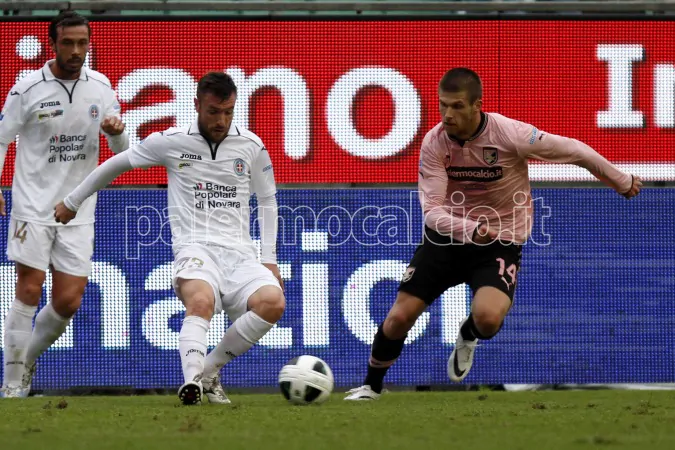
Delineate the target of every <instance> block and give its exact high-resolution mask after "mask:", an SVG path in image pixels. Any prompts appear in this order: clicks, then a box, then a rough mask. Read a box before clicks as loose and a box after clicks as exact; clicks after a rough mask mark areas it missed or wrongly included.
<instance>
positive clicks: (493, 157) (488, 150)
mask: <svg viewBox="0 0 675 450" xmlns="http://www.w3.org/2000/svg"><path fill="white" fill-rule="evenodd" d="M498 160H499V152H498V151H497V149H496V148H494V147H483V161H485V162H486V163H487V164H488V165H489V166H493V165H495V164H496V163H497V161H498Z"/></svg>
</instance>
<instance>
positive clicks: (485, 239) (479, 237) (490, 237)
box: [473, 223, 499, 245]
mask: <svg viewBox="0 0 675 450" xmlns="http://www.w3.org/2000/svg"><path fill="white" fill-rule="evenodd" d="M497 239H499V231H498V230H496V229H495V228H488V226H487V224H484V223H481V224H480V225H479V226H478V227H477V228H476V230H475V231H474V232H473V243H474V244H481V245H482V244H490V243H492V242H495V241H496V240H497Z"/></svg>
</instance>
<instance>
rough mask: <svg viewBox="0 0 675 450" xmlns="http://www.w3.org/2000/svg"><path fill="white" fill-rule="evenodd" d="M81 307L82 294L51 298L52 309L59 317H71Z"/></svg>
mask: <svg viewBox="0 0 675 450" xmlns="http://www.w3.org/2000/svg"><path fill="white" fill-rule="evenodd" d="M81 305H82V294H78V293H75V294H70V295H68V294H65V295H55V296H54V297H53V298H52V307H53V308H54V311H56V313H57V314H58V315H59V316H61V317H73V316H74V315H75V313H76V312H77V310H78V309H80V306H81Z"/></svg>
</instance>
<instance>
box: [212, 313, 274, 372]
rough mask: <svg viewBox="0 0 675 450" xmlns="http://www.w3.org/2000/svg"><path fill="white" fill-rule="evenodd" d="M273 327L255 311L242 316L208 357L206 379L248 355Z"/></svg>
mask: <svg viewBox="0 0 675 450" xmlns="http://www.w3.org/2000/svg"><path fill="white" fill-rule="evenodd" d="M273 326H274V324H273V323H269V322H267V321H265V320H263V319H262V318H261V317H260V316H259V315H257V314H256V313H254V312H253V311H249V312H247V313H246V314H244V315H242V316H241V317H240V318H239V319H237V320H236V321H235V322H234V323H233V324H232V326H231V327H230V328H228V329H227V331H226V332H225V335H224V336H223V339H222V340H221V341H220V342H219V343H218V345H217V346H216V348H214V349H213V350H212V351H211V353H209V354H208V356H207V357H206V362H205V364H204V378H207V377H208V378H210V377H212V376H214V375H215V374H216V373H218V371H219V370H220V369H221V368H222V367H223V366H224V365H225V364H227V363H228V362H230V361H232V360H233V359H234V358H236V357H237V356H239V355H241V354H243V353H246V352H247V351H248V349H250V348H251V347H253V345H255V343H256V342H258V341H259V340H260V339H261V338H262V337H263V336H265V335H266V334H267V332H268V331H270V330H271V329H272V327H273Z"/></svg>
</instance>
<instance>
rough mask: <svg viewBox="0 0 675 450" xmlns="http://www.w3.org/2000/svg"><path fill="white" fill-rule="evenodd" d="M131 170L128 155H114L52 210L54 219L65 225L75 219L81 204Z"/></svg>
mask: <svg viewBox="0 0 675 450" xmlns="http://www.w3.org/2000/svg"><path fill="white" fill-rule="evenodd" d="M131 169H133V166H132V165H131V161H130V160H129V156H128V154H127V153H126V152H125V153H120V154H119V155H115V156H113V157H112V158H110V159H109V160H107V161H106V162H104V163H103V164H101V165H100V166H98V167H97V168H96V170H94V171H93V172H92V173H90V174H89V176H88V177H87V178H85V179H84V180H83V181H82V183H80V184H79V186H77V187H76V188H75V190H73V192H71V193H70V194H68V196H67V197H66V198H65V199H64V200H63V201H62V202H61V203H59V204H58V205H56V207H55V208H54V219H55V220H56V222H58V223H62V224H67V223H68V222H70V221H71V220H73V219H74V218H75V216H76V215H77V211H78V210H79V209H80V206H82V203H83V202H84V201H85V200H86V199H87V198H89V197H91V196H92V195H93V194H94V193H95V192H98V191H99V190H101V189H103V188H104V187H106V186H107V185H109V184H110V183H111V182H112V181H113V180H114V179H115V178H117V177H118V176H120V175H121V174H123V173H124V172H127V171H129V170H131Z"/></svg>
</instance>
